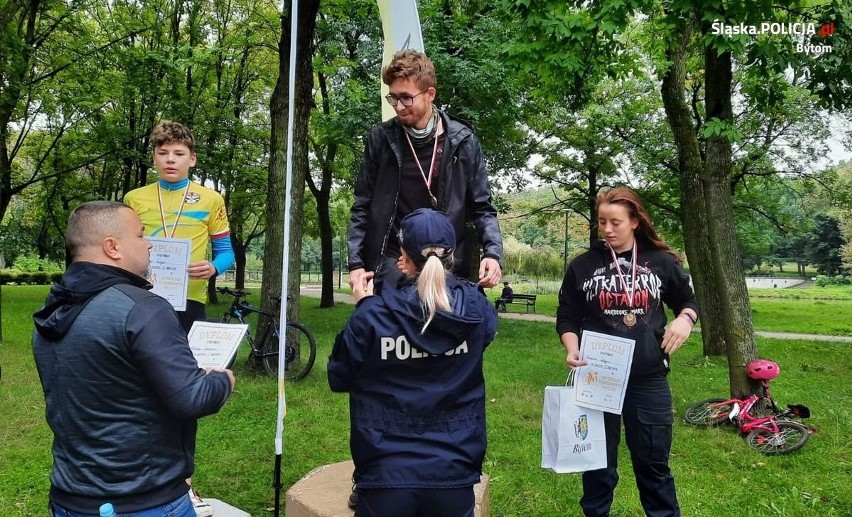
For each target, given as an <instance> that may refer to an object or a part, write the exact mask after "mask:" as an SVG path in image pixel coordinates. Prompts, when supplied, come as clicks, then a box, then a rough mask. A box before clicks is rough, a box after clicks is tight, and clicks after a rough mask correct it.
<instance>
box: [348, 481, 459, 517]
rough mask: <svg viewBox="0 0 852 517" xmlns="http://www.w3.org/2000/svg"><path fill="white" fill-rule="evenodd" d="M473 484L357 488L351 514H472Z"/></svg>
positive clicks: (408, 516) (371, 516)
mask: <svg viewBox="0 0 852 517" xmlns="http://www.w3.org/2000/svg"><path fill="white" fill-rule="evenodd" d="M474 504H475V499H474V496H473V487H470V486H469V487H464V488H373V489H363V490H359V493H358V507H357V508H356V509H355V517H473V507H474Z"/></svg>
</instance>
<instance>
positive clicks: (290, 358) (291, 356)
mask: <svg viewBox="0 0 852 517" xmlns="http://www.w3.org/2000/svg"><path fill="white" fill-rule="evenodd" d="M277 338H278V335H277V333H276V335H275V336H273V339H267V340H266V341H265V342H264V347H263V352H264V353H263V367H264V368H266V372H267V373H268V374H269V375H272V376H273V377H277V376H278V362H279V361H278V339H277ZM306 345H307V346H306ZM284 348H285V354H286V356H285V364H286V370H285V371H284V378H285V379H287V380H288V381H298V380H299V379H303V378H304V377H305V376H306V375H308V374H309V373H310V372H311V368H313V367H314V361H316V360H317V342H316V340H315V339H314V335H313V334H312V333H311V331H310V330H308V328H307V327H305V326H303V325H301V324H299V323H288V324H287V339H286V341H285V344H284Z"/></svg>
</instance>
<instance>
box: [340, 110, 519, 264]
mask: <svg viewBox="0 0 852 517" xmlns="http://www.w3.org/2000/svg"><path fill="white" fill-rule="evenodd" d="M441 120H442V123H443V125H444V128H446V138H445V139H444V147H443V151H442V153H441V164H440V168H439V169H438V170H439V175H440V178H441V180H440V187H439V188H440V191H439V192H435V197H436V198H437V199H438V207H437V209H438V210H440V211H442V212H444V213H446V214H447V217H449V219H450V222H452V224H453V228H455V231H456V236H457V240H458V244H457V246H456V250H455V263H456V267H454V268H453V271H454V272H456V273H458V274H459V275H461V276H467V275H468V269H469V268H470V264H469V263H468V262H469V261H468V260H467V257H468V253H467V252H466V251H465V242H464V235H465V223H466V221H467V220H472V221H473V224H474V226H475V227H476V232H477V234H478V235H479V241H480V243H481V244H482V256H483V257H490V258H493V259H495V260H497V261H498V262H500V263H502V259H503V239H502V237H501V236H500V226H499V224H498V222H497V210H496V209H495V208H494V205H493V203H492V199H491V187H490V186H489V184H488V174H487V173H486V171H485V160H484V159H483V157H482V149H481V147H480V145H479V140H478V139H477V138H476V135H475V134H474V133H473V131H472V130H471V129H470V128H469V127H468V126H466V125H464V124H463V123H461V122H460V121H458V120H456V119H454V118H451V117H450V116H449V115H447V114H446V113H441ZM401 132H402V128H401V125H400V122H399V118H398V117H394V118H392V119H390V120H387V121H385V122H382V123H380V124H377V125H376V126H374V127H373V129H372V130H371V131H370V133H369V135H368V136H367V143H366V148H365V150H364V159H363V162H362V164H361V171H360V172H359V174H358V179H357V181H356V183H355V202H354V204H353V205H352V214H351V217H350V220H349V241H348V245H349V270H350V271H351V270H353V269H357V268H365V269H366V270H368V271H378V268H379V267H380V265H381V262H382V257H383V256H384V254H385V251H386V250H387V247H388V240H389V239H392V238H395V236H393V235H391V233H392V231H393V228H394V224H393V223H394V217H395V216H396V212H397V204H398V202H399V189H400V177H401V174H402V172H401V171H402V159H403V151H402V149H403V147H402V142H401V141H400V136H401V134H402V133H401ZM403 215H405V214H403Z"/></svg>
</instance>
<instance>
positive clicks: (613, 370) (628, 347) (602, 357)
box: [574, 330, 636, 415]
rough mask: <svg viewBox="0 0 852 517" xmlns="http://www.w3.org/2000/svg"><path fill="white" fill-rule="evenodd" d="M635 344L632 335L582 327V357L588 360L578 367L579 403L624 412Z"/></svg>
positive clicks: (577, 398)
mask: <svg viewBox="0 0 852 517" xmlns="http://www.w3.org/2000/svg"><path fill="white" fill-rule="evenodd" d="M635 345H636V341H634V340H632V339H626V338H622V337H618V336H610V335H609V334H600V333H598V332H589V331H585V330H584V331H583V337H582V338H581V339H580V359H583V360H585V361H586V362H588V363H589V364H588V365H586V366H581V367H579V368H578V369H577V374H576V377H575V380H574V384H575V386H576V388H577V391H576V402H577V405H578V406H583V407H588V408H593V409H600V410H602V411H606V412H607V413H616V414H619V415H620V414H621V407H622V405H623V404H624V394H625V393H626V391H627V379H628V378H630V365H631V364H632V363H633V348H634V347H635Z"/></svg>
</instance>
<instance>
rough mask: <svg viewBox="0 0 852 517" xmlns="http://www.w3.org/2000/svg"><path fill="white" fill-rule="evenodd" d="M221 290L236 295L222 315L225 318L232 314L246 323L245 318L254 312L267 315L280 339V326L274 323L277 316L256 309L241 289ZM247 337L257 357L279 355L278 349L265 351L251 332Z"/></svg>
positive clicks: (276, 337)
mask: <svg viewBox="0 0 852 517" xmlns="http://www.w3.org/2000/svg"><path fill="white" fill-rule="evenodd" d="M223 289H224V290H223V291H221V292H222V293H223V294H227V295H229V296H233V297H234V301H233V302H231V307H230V308H229V309H228V310H227V311H226V312H225V314H223V315H222V317H223V318H225V317H228V316H231V317H234V318H236V319H237V321H239V322H240V323H245V322H246V321H245V319H246V318H247V317H248V316H249V315H251V314H252V313H255V314H260V315H263V316H266V317H267V318H269V319H270V321H269V323H267V326H268V327H272V333H273V335H274V336H275V339H276V340H277V339H278V327H277V326H276V325H275V324H274V323H273V321H272V320H273V319H274V318H275V316H273V315H272V314H269V313H267V312H263V311H261V310H260V309H255V308H254V306H252V305H251V304H250V303H248V302H247V301H245V300H244V298H245V294H244V293H243V292H241V291H230V290H228V289H227V288H223ZM245 339H246V340H247V341H248V343H249V346H250V347H251V353H252V354H253V355H254V356H255V357H256V358H257V359H263V358H264V357H276V356H278V352H277V351H270V352H264V351H263V350H261V348H260V346H258V345H257V344H256V343H255V341H254V338H253V337H251V334H250V333H246V337H245Z"/></svg>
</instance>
